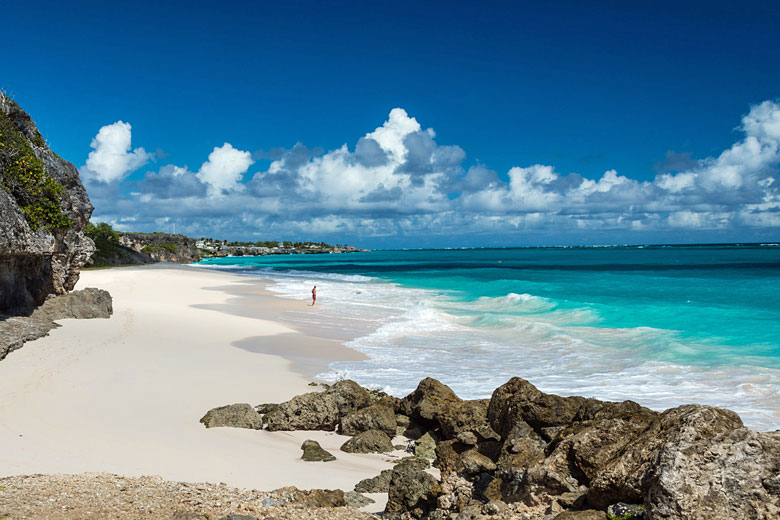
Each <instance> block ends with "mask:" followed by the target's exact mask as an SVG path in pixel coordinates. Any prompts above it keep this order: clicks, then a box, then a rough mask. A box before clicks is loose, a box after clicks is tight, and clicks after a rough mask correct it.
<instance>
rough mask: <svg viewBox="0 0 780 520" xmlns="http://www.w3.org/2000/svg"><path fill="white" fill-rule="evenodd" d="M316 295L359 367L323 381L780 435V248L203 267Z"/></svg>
mask: <svg viewBox="0 0 780 520" xmlns="http://www.w3.org/2000/svg"><path fill="white" fill-rule="evenodd" d="M197 265H199V266H203V267H209V268H216V269H229V270H231V271H233V272H240V273H243V274H246V275H247V276H254V277H261V278H262V279H264V280H265V281H267V282H269V283H270V287H269V289H270V290H271V291H273V292H275V293H277V294H278V295H279V297H282V298H292V299H298V300H308V301H310V299H311V288H312V286H313V285H317V295H318V298H317V307H316V309H315V312H311V309H306V308H303V309H302V310H301V311H300V312H293V313H291V314H290V316H289V319H290V320H291V321H300V322H301V323H312V322H313V323H315V324H316V325H317V326H318V327H319V328H320V329H322V330H328V331H330V333H332V337H337V338H340V339H343V340H345V343H346V345H347V346H349V347H351V348H353V349H356V350H359V351H361V352H363V353H365V354H366V355H367V356H368V357H369V359H368V360H366V361H359V362H336V363H332V364H331V366H330V369H329V370H328V371H327V372H325V373H323V374H320V375H319V376H318V377H319V378H320V379H323V380H326V381H335V380H338V379H343V378H350V379H354V380H355V381H357V382H359V383H361V384H363V385H366V386H370V387H374V388H380V389H383V390H385V391H386V392H388V393H390V394H393V395H397V396H403V395H406V394H407V393H409V392H410V391H412V390H413V389H414V388H415V387H416V386H417V383H418V382H419V381H420V380H421V379H422V378H424V377H428V376H430V377H435V378H437V379H439V380H441V381H442V382H444V383H446V384H447V385H449V386H450V387H452V388H453V390H455V392H456V393H457V394H458V395H459V396H461V397H463V398H467V399H474V398H485V397H490V395H491V393H492V391H493V390H494V389H495V388H496V387H498V386H500V385H501V384H503V383H505V382H506V381H507V380H508V379H509V378H511V377H514V376H519V377H523V378H525V379H528V380H529V381H531V382H532V383H533V384H534V385H536V386H537V387H538V388H540V389H541V390H543V391H545V392H552V393H556V394H560V395H584V396H588V397H596V398H599V399H607V400H623V399H631V400H634V401H637V402H639V403H640V404H642V405H645V406H648V407H650V408H653V409H658V410H662V409H666V408H670V407H674V406H678V405H680V404H685V403H694V402H695V403H702V404H710V405H714V406H721V407H725V408H729V409H732V410H734V411H736V412H738V413H739V414H740V416H741V417H742V419H743V421H744V422H745V424H746V425H748V426H750V427H752V428H754V429H757V430H775V429H780V244H744V245H743V244H728V245H694V246H691V245H681V246H620V247H618V246H614V247H546V248H514V249H457V250H403V251H373V252H364V253H349V254H330V255H280V256H261V257H227V258H214V259H206V260H204V261H203V262H200V263H199V264H197Z"/></svg>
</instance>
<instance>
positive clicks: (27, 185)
mask: <svg viewBox="0 0 780 520" xmlns="http://www.w3.org/2000/svg"><path fill="white" fill-rule="evenodd" d="M0 187H1V188H2V189H0V314H6V315H8V314H11V315H13V314H28V313H30V312H31V311H32V309H33V308H35V307H38V306H39V305H41V304H42V303H43V302H44V301H45V300H46V297H47V296H48V295H50V294H65V293H66V292H68V291H70V290H71V289H73V287H74V286H75V285H76V282H77V281H78V278H79V270H80V269H81V267H82V266H83V265H84V264H85V263H86V262H87V260H88V259H89V257H90V256H91V255H92V253H93V252H94V251H95V245H94V243H93V242H92V240H90V239H89V238H88V237H87V236H86V235H84V233H83V230H84V227H85V226H86V225H87V222H88V220H89V217H90V215H91V214H92V210H93V207H92V204H90V202H89V197H88V196H87V192H86V190H85V189H84V186H83V185H82V183H81V180H80V179H79V173H78V170H77V169H76V167H75V166H73V165H72V164H71V163H69V162H68V161H66V160H64V159H62V158H61V157H59V156H58V155H57V154H55V153H54V152H53V151H52V150H51V149H50V148H49V147H48V146H47V145H46V142H45V141H44V139H43V137H42V136H41V134H40V132H39V131H38V129H37V128H36V127H35V124H34V123H33V122H32V120H31V119H30V116H29V115H28V114H27V113H26V112H25V111H24V110H22V109H21V107H19V105H17V104H16V103H15V102H14V101H13V100H11V99H9V98H8V97H7V96H6V95H5V94H3V93H1V92H0Z"/></svg>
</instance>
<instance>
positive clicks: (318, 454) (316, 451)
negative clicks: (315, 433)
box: [301, 440, 336, 462]
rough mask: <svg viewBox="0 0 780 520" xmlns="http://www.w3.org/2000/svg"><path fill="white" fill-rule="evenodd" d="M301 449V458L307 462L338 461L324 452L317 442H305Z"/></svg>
mask: <svg viewBox="0 0 780 520" xmlns="http://www.w3.org/2000/svg"><path fill="white" fill-rule="evenodd" d="M301 449H302V450H303V455H302V456H301V458H302V459H303V460H305V461H307V462H330V461H332V460H336V457H334V456H333V455H332V454H331V453H330V452H328V451H326V450H324V449H323V448H322V446H320V443H319V442H317V441H312V440H305V441H303V444H301Z"/></svg>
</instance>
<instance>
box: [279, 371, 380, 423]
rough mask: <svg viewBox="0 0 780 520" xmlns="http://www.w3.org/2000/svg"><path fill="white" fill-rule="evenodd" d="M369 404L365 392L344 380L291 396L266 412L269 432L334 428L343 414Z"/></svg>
mask: <svg viewBox="0 0 780 520" xmlns="http://www.w3.org/2000/svg"><path fill="white" fill-rule="evenodd" d="M369 404H370V397H369V394H368V391H367V390H366V389H365V388H363V387H361V386H360V385H358V384H357V383H355V382H354V381H350V380H346V381H339V382H338V383H336V384H334V385H333V386H330V387H329V388H327V389H326V390H325V391H323V392H310V393H307V394H303V395H299V396H296V397H293V398H292V399H290V400H289V401H287V402H285V403H281V404H280V405H279V408H278V409H276V410H273V411H271V412H269V413H268V414H266V416H265V420H266V421H267V422H268V429H269V430H270V431H279V430H285V431H289V430H328V431H331V430H334V429H335V428H336V426H337V425H338V424H339V421H340V420H341V418H342V417H345V416H347V415H349V414H350V413H352V412H354V411H355V410H358V409H360V408H364V407H366V406H368V405H369Z"/></svg>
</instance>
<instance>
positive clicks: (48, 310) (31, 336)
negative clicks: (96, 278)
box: [0, 288, 113, 359]
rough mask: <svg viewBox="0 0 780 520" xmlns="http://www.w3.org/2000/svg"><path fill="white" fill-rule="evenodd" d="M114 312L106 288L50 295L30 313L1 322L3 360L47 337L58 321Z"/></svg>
mask: <svg viewBox="0 0 780 520" xmlns="http://www.w3.org/2000/svg"><path fill="white" fill-rule="evenodd" d="M112 313H113V306H112V301H111V295H110V294H109V293H108V291H104V290H102V289H94V288H87V289H83V290H81V291H73V292H71V293H69V294H63V295H59V296H50V297H49V299H48V300H46V301H45V302H44V303H43V305H41V306H40V307H38V308H37V309H35V311H33V312H32V314H31V315H30V316H14V317H10V318H7V319H5V320H2V321H0V359H3V358H4V357H5V356H7V355H8V353H9V352H12V351H14V350H16V349H18V348H21V347H22V345H24V343H25V342H27V341H33V340H35V339H38V338H42V337H43V336H46V335H47V334H48V333H49V331H50V330H51V329H53V328H56V327H59V325H58V324H57V323H55V320H61V319H67V318H75V319H84V318H109V317H110V316H111V314H112Z"/></svg>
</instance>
